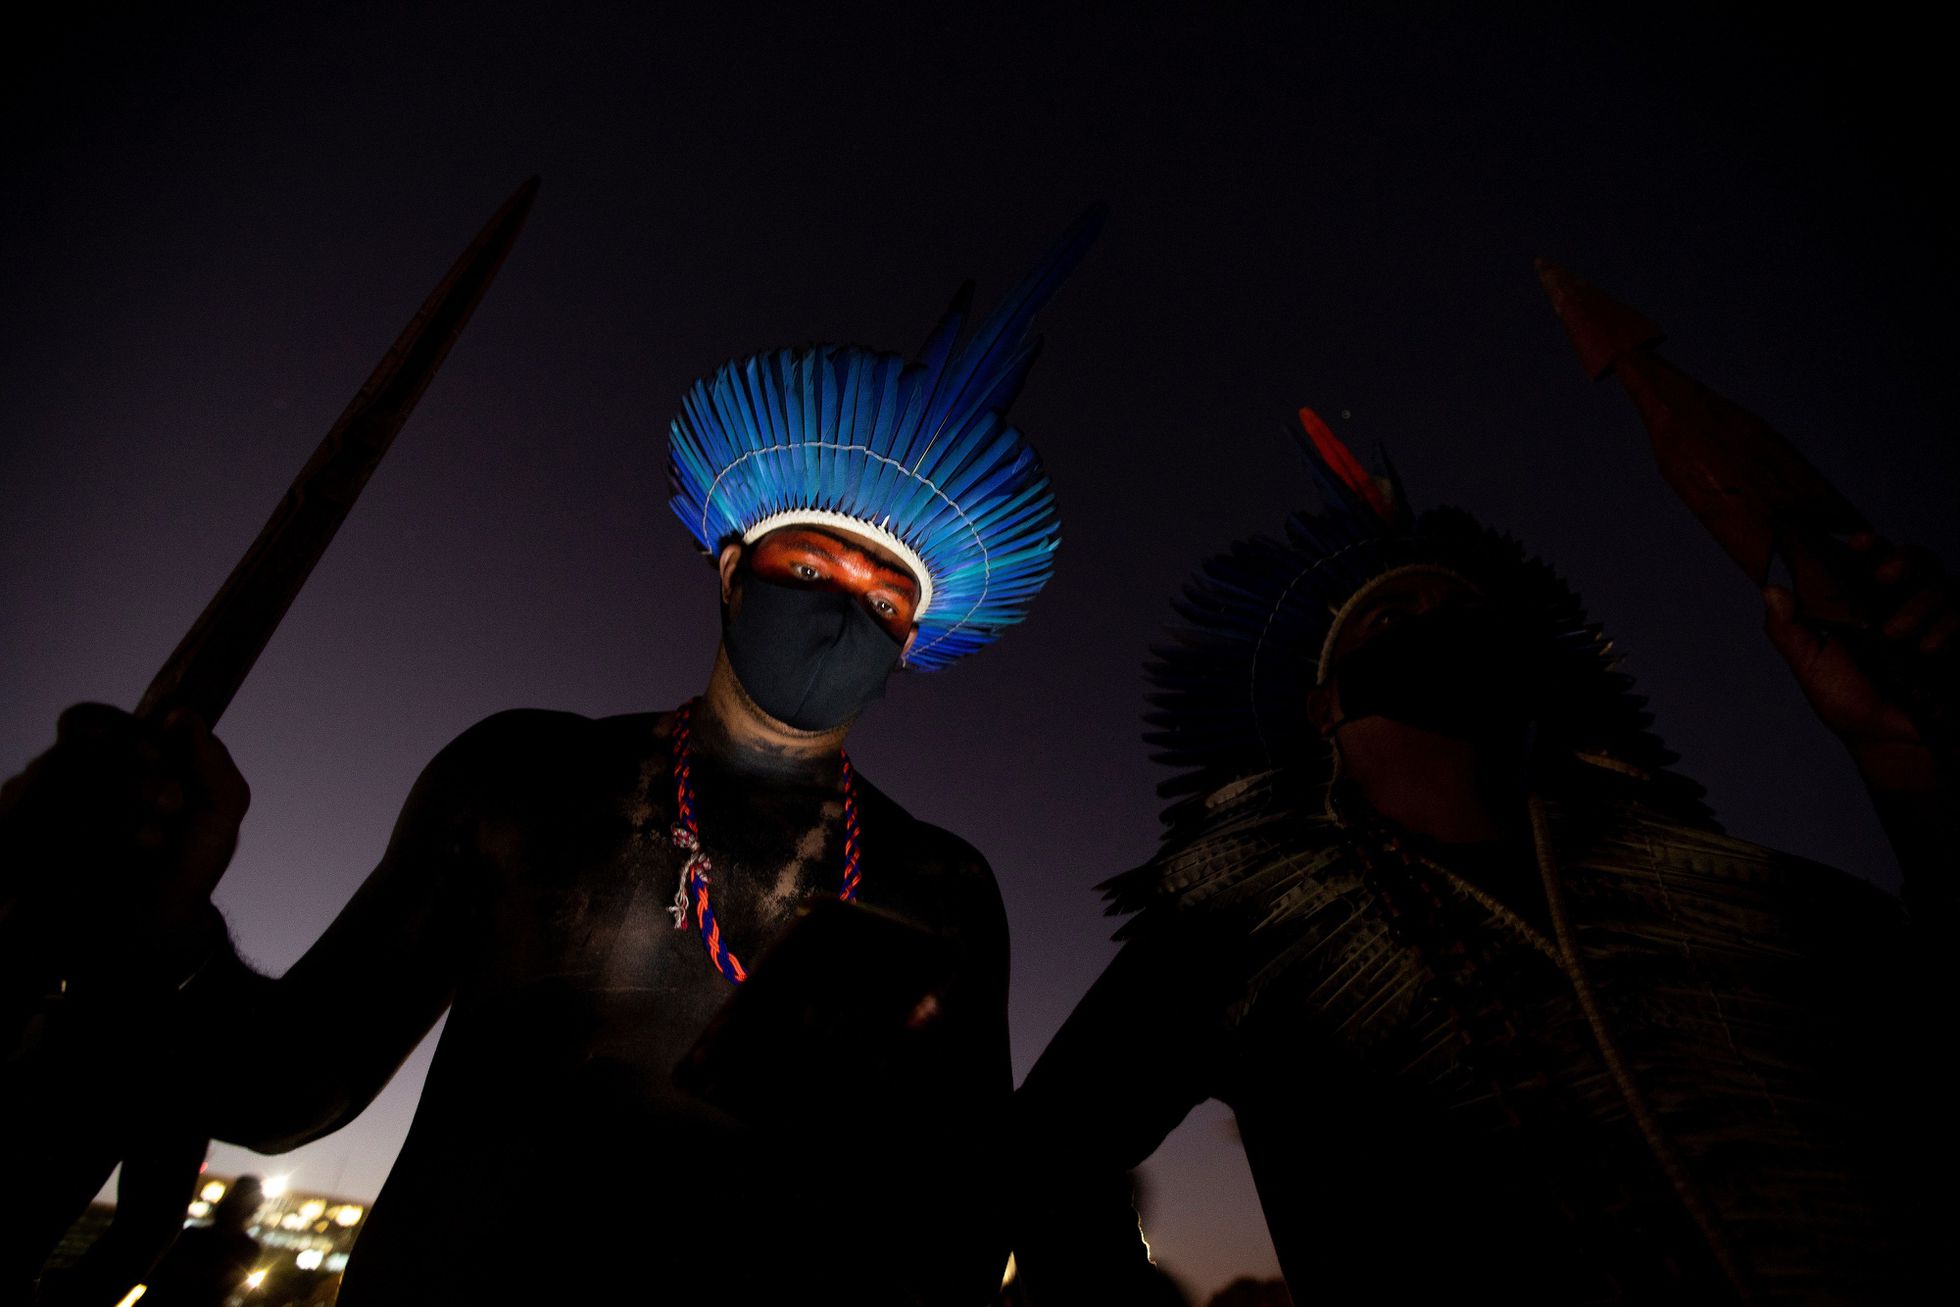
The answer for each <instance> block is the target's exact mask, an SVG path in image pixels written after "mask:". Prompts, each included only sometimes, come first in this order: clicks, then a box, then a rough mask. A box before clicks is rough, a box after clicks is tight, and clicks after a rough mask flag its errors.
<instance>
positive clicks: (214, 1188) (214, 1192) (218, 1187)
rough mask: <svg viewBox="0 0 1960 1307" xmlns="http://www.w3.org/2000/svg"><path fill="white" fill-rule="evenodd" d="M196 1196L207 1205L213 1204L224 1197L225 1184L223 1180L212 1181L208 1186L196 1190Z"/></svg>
mask: <svg viewBox="0 0 1960 1307" xmlns="http://www.w3.org/2000/svg"><path fill="white" fill-rule="evenodd" d="M197 1196H198V1197H199V1198H202V1199H203V1200H204V1201H205V1202H207V1203H215V1202H217V1201H218V1200H219V1199H220V1198H223V1197H224V1196H225V1182H224V1181H223V1180H213V1181H212V1182H211V1183H210V1184H207V1185H205V1186H204V1187H203V1188H202V1189H200V1190H198V1191H197Z"/></svg>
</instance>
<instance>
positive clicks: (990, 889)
mask: <svg viewBox="0 0 1960 1307" xmlns="http://www.w3.org/2000/svg"><path fill="white" fill-rule="evenodd" d="M859 793H860V796H861V800H860V802H861V805H862V808H863V827H864V836H863V840H864V861H865V875H866V877H867V879H868V878H869V877H870V876H872V875H873V874H875V872H876V869H877V868H878V866H879V865H880V864H881V863H884V864H885V865H886V866H888V867H891V868H892V869H893V870H895V871H897V872H899V874H900V875H902V876H903V881H904V883H903V884H902V886H898V887H895V888H896V890H897V892H896V893H895V894H894V895H893V897H894V898H895V899H897V900H900V901H899V902H897V903H895V904H894V906H898V907H900V909H901V910H904V911H907V912H908V915H914V916H917V917H918V918H919V919H921V920H925V921H929V922H931V923H933V924H935V925H937V926H938V927H939V928H941V929H946V930H950V931H952V932H954V933H958V934H961V935H965V936H967V937H969V938H974V939H981V938H987V937H990V936H996V935H998V936H1000V937H1002V938H1004V937H1005V935H1006V932H1007V913H1006V909H1005V908H1004V907H1003V906H1002V904H1001V898H1000V886H999V884H998V883H997V882H996V881H995V879H994V869H993V868H992V867H991V866H990V865H988V863H987V859H986V857H985V855H983V854H982V853H981V852H980V850H979V849H977V848H975V847H974V846H973V845H972V844H971V843H969V842H968V841H966V840H965V839H963V838H961V837H960V836H958V835H956V834H954V833H953V832H952V831H949V830H947V829H945V828H944V827H942V826H935V825H933V824H932V823H931V822H927V821H921V820H919V819H918V818H917V817H914V816H913V815H912V814H911V813H909V812H907V811H906V810H905V809H904V808H903V807H901V806H900V805H899V804H898V803H897V802H896V801H894V800H893V799H892V798H891V797H890V796H889V795H887V794H885V793H884V792H883V791H882V790H879V789H878V788H877V787H876V786H874V785H871V784H870V783H869V782H866V781H865V780H863V778H862V777H860V778H859ZM881 843H882V844H884V846H885V848H884V853H888V854H890V855H893V856H892V858H891V860H890V862H886V859H885V857H883V856H882V855H881V851H880V850H879V847H878V846H879V845H880V844H881ZM867 896H868V897H869V891H867Z"/></svg>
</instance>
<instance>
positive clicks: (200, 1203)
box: [190, 1198, 211, 1221]
mask: <svg viewBox="0 0 1960 1307" xmlns="http://www.w3.org/2000/svg"><path fill="white" fill-rule="evenodd" d="M190 1214H191V1215H192V1216H193V1217H195V1218H197V1219H198V1220H200V1221H201V1220H203V1219H204V1218H205V1217H207V1216H209V1215H211V1204H209V1203H207V1202H205V1201H204V1200H203V1199H202V1198H200V1199H198V1200H197V1201H196V1202H194V1203H192V1204H191V1206H190Z"/></svg>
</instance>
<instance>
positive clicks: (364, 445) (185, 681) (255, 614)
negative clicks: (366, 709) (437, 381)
mask: <svg viewBox="0 0 1960 1307" xmlns="http://www.w3.org/2000/svg"><path fill="white" fill-rule="evenodd" d="M537 193H538V179H537V178H536V177H533V178H531V179H530V180H529V181H526V182H525V183H524V184H523V185H522V186H519V187H518V188H517V190H516V191H515V192H514V193H513V194H512V195H511V197H510V198H509V199H508V200H505V201H504V203H503V206H502V207H501V208H499V209H498V210H497V212H496V213H495V214H494V215H492V217H491V219H490V221H489V222H488V223H486V224H485V225H484V227H483V230H482V231H480V232H478V233H477V236H476V239H475V240H473V241H471V242H470V245H469V248H468V249H466V250H464V251H463V254H462V257H460V258H458V259H457V260H456V262H455V264H454V265H453V266H452V267H451V268H450V269H449V272H448V273H447V274H446V275H445V276H444V277H443V279H442V280H441V281H440V282H438V283H437V284H436V288H435V289H434V290H433V291H431V292H430V293H429V297H428V299H427V300H426V301H424V302H423V304H422V307H421V308H420V309H419V310H417V311H416V314H415V316H414V317H413V318H411V319H409V323H408V326H407V327H406V328H404V329H403V331H402V334H401V336H400V337H399V338H398V339H397V340H396V341H395V343H394V346H393V347H392V348H391V349H389V351H388V352H387V354H385V355H383V356H382V359H381V362H380V363H379V364H377V365H376V367H375V369H374V372H373V373H372V374H371V375H370V376H369V377H368V379H367V382H366V384H364V385H363V386H362V387H361V388H360V390H359V391H358V392H357V393H356V394H355V396H354V398H353V400H352V402H350V403H349V404H348V405H347V409H346V411H345V412H343V413H342V414H341V415H340V419H339V421H337V422H335V423H334V424H333V427H332V429H331V430H329V431H328V432H327V434H326V438H325V439H323V440H321V442H320V445H319V448H317V449H315V450H314V451H313V457H311V458H310V459H308V460H307V461H306V466H305V467H303V468H301V469H300V473H299V476H298V477H297V478H295V479H294V481H293V484H292V486H291V487H290V488H289V489H287V491H286V493H285V496H284V497H283V498H281V499H280V501H279V503H278V504H277V506H275V507H274V508H273V510H272V516H271V517H270V518H268V519H267V520H266V524H265V526H264V528H263V529H261V530H260V532H259V535H258V539H256V540H254V541H253V542H252V547H251V548H250V549H247V550H246V551H245V556H244V557H243V558H241V559H240V560H239V561H238V565H237V566H236V567H234V568H233V569H232V571H231V575H230V576H228V577H226V578H225V583H224V584H223V585H222V586H220V587H219V588H218V593H217V594H216V595H214V596H213V597H212V599H211V602H210V603H209V604H207V605H206V606H205V609H204V612H203V613H202V614H201V615H199V617H198V619H197V621H196V622H195V623H194V624H192V626H191V629H190V631H189V633H187V634H186V635H185V636H184V638H183V640H182V642H180V643H179V644H178V646H177V648H176V651H175V652H173V653H172V654H171V655H170V658H169V660H168V661H167V662H165V663H164V665H163V669H162V670H161V671H159V672H158V673H157V674H156V679H154V680H153V681H151V682H150V688H149V689H148V690H147V691H145V692H144V694H143V699H142V702H141V703H139V704H138V705H137V708H136V715H137V716H139V717H144V718H153V719H154V718H161V717H162V716H163V715H165V714H166V713H168V712H170V711H171V710H173V709H176V708H188V709H190V710H191V711H193V712H195V713H197V714H198V716H200V717H202V718H203V719H204V721H205V723H206V724H207V725H216V724H217V721H218V718H219V717H220V716H222V715H223V713H224V711H225V708H226V707H227V706H228V705H229V704H230V703H231V700H232V696H233V695H235V694H237V693H238V688H239V687H240V686H241V685H243V684H244V682H245V676H246V674H247V673H248V672H250V671H251V670H252V664H253V663H254V662H256V661H257V660H258V656H259V654H260V653H261V652H263V651H264V649H265V646H266V642H267V641H269V640H271V639H272V633H273V631H275V630H276V629H278V626H279V622H280V620H281V619H282V618H284V617H285V615H286V610H287V609H288V608H290V607H291V606H292V603H293V600H294V598H295V597H296V596H298V594H299V592H300V587H302V586H304V585H305V584H306V578H307V577H308V576H309V575H311V574H312V571H313V566H314V564H316V563H318V562H319V561H320V556H321V555H322V554H323V553H325V552H326V549H327V545H328V544H330V543H331V542H332V540H333V537H334V533H335V532H337V531H338V530H339V529H340V524H341V523H342V522H344V521H345V520H346V518H347V513H348V510H350V509H351V508H353V506H354V500H355V499H356V498H357V497H358V496H359V495H360V493H361V489H362V487H363V486H365V485H366V484H367V481H368V477H369V476H370V475H372V474H373V472H374V469H375V467H376V465H377V464H379V463H380V462H381V458H382V456H383V455H384V454H386V453H387V452H388V447H389V446H390V445H391V444H392V443H393V442H394V439H395V434H396V433H397V432H399V431H400V430H401V429H402V424H403V423H405V422H406V421H408V415H409V414H410V413H411V412H413V411H414V409H415V403H416V401H417V400H419V399H421V397H422V392H423V391H424V390H426V389H427V388H428V385H429V382H430V380H431V379H432V378H434V376H435V374H436V369H437V368H439V367H441V366H442V361H443V360H444V359H445V358H447V357H448V356H449V350H450V347H451V346H453V345H454V344H455V343H456V338H457V337H458V336H459V335H461V334H462V331H463V327H464V325H465V324H467V323H468V322H469V320H470V314H471V313H473V312H475V310H476V306H477V304H478V303H479V302H480V301H481V300H482V299H483V295H484V292H485V291H487V290H489V289H490V282H491V280H492V279H493V278H495V277H496V275H497V270H498V269H499V268H500V267H502V266H503V262H504V258H505V256H506V255H508V254H509V253H510V249H511V246H512V245H513V244H515V243H516V240H517V236H518V233H519V231H521V230H522V229H523V226H524V218H525V215H526V214H527V213H529V212H530V208H531V201H532V200H533V199H534V198H535V197H536V195H537Z"/></svg>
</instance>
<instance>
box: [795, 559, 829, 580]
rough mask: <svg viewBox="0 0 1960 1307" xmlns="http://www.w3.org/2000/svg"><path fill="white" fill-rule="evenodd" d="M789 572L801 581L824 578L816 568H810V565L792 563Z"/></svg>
mask: <svg viewBox="0 0 1960 1307" xmlns="http://www.w3.org/2000/svg"><path fill="white" fill-rule="evenodd" d="M789 570H790V575H791V576H794V577H796V578H797V579H798V580H800V581H815V580H818V579H819V578H820V577H821V576H822V574H821V573H820V572H818V571H817V569H816V568H814V567H812V566H810V565H809V564H808V563H791V564H790V565H789Z"/></svg>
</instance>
